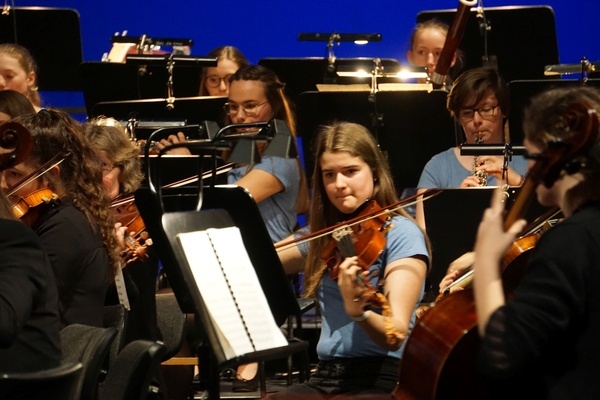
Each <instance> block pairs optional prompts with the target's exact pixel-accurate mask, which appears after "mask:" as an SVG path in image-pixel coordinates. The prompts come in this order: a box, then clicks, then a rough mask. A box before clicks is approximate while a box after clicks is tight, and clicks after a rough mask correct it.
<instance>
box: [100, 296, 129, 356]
mask: <svg viewBox="0 0 600 400" xmlns="http://www.w3.org/2000/svg"><path fill="white" fill-rule="evenodd" d="M128 317H129V311H128V310H127V309H126V308H125V306H124V305H122V304H116V305H111V306H104V319H103V326H104V327H105V328H110V327H113V328H116V329H117V335H116V336H115V340H114V341H113V343H112V345H111V348H110V353H109V365H110V364H112V362H113V361H114V360H115V359H116V358H117V354H119V351H121V349H122V348H123V347H125V341H126V339H127V323H128Z"/></svg>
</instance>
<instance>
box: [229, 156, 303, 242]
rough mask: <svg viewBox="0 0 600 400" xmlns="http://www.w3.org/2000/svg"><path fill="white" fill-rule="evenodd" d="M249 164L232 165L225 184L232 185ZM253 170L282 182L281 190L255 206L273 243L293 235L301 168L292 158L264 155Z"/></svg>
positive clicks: (241, 175)
mask: <svg viewBox="0 0 600 400" xmlns="http://www.w3.org/2000/svg"><path fill="white" fill-rule="evenodd" d="M247 169H248V166H242V167H238V168H234V169H233V170H231V171H229V173H228V174H227V183H229V184H235V182H237V181H238V180H240V179H241V178H242V177H243V176H244V175H245V174H246V171H247ZM253 169H258V170H261V171H265V172H268V173H269V174H271V175H273V176H275V177H276V178H277V179H278V180H279V181H280V182H281V184H282V185H283V187H284V189H283V191H281V192H279V193H275V194H274V195H272V196H270V197H268V198H266V199H264V200H263V201H261V202H260V203H258V208H259V210H260V214H261V215H262V218H263V220H264V221H265V225H266V227H267V230H268V231H269V236H271V240H272V241H273V243H275V242H278V241H280V240H282V239H285V238H286V237H288V236H289V235H291V234H292V232H293V231H294V228H295V226H296V222H297V219H296V217H297V213H296V203H297V201H298V192H299V188H300V169H299V165H298V162H297V161H296V159H295V158H283V157H271V156H263V157H262V159H261V162H260V163H257V164H254V166H253Z"/></svg>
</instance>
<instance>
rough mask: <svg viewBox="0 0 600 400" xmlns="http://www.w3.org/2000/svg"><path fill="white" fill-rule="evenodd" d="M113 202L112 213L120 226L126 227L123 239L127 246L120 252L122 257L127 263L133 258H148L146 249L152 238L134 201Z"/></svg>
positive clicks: (133, 259)
mask: <svg viewBox="0 0 600 400" xmlns="http://www.w3.org/2000/svg"><path fill="white" fill-rule="evenodd" d="M116 204H117V206H115V203H113V211H114V215H115V217H116V218H117V221H118V222H120V223H121V225H122V226H125V227H127V231H126V232H125V236H124V241H125V246H126V247H127V248H126V249H125V250H124V251H123V252H122V253H121V255H122V257H123V259H124V260H125V262H126V263H127V264H129V263H131V262H133V261H135V260H138V259H140V260H145V259H147V258H148V254H147V253H146V249H147V247H148V246H151V245H152V240H151V239H150V238H149V236H148V233H147V232H146V225H145V223H144V220H143V219H142V216H141V215H140V212H139V211H138V209H137V206H136V205H135V202H133V201H128V202H125V203H123V202H117V203H116Z"/></svg>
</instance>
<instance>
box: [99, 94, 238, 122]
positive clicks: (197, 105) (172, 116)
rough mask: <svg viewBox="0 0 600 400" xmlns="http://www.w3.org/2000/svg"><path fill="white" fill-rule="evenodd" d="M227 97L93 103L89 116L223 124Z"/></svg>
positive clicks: (125, 119) (124, 119) (123, 119)
mask: <svg viewBox="0 0 600 400" xmlns="http://www.w3.org/2000/svg"><path fill="white" fill-rule="evenodd" d="M226 101H227V97H212V96H196V97H183V98H176V99H174V100H173V102H172V106H173V107H172V108H170V107H169V105H170V102H169V101H168V99H165V98H156V99H145V100H125V101H106V102H100V103H98V104H96V105H95V106H94V107H93V108H92V110H91V112H90V114H89V115H90V116H92V117H98V116H102V115H103V116H107V117H113V118H115V119H117V120H120V121H127V120H129V119H130V118H135V119H137V120H146V121H185V123H186V124H202V123H203V122H204V121H215V122H217V123H218V124H219V125H220V124H221V123H222V121H224V118H225V111H224V110H223V106H224V104H225V102H226Z"/></svg>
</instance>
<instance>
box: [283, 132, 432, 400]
mask: <svg viewBox="0 0 600 400" xmlns="http://www.w3.org/2000/svg"><path fill="white" fill-rule="evenodd" d="M314 159H315V160H316V161H317V162H316V163H315V169H314V173H313V175H312V176H313V180H314V189H313V197H312V200H311V205H310V212H309V214H310V224H309V226H310V230H311V231H313V232H317V231H319V230H321V229H323V228H326V227H328V226H333V225H336V224H338V223H340V222H341V221H344V220H348V219H349V218H350V217H352V216H354V214H355V212H356V211H357V210H358V209H360V208H361V206H362V205H364V204H365V203H366V202H369V201H373V200H374V201H376V202H377V204H378V205H380V206H381V207H382V208H385V207H386V206H390V205H392V204H395V203H396V202H397V195H396V191H395V188H394V185H393V181H392V178H391V174H390V172H389V169H388V167H387V163H386V161H385V158H384V157H383V155H382V153H381V151H380V150H379V147H378V146H377V143H376V141H375V139H374V137H373V135H372V134H371V133H370V132H369V131H368V130H367V129H366V128H365V127H363V126H362V125H358V124H354V123H349V122H338V123H334V124H333V125H330V126H325V127H323V128H322V130H321V131H320V133H319V135H318V137H317V139H316V141H315V158H314ZM389 215H390V219H389V221H387V222H386V223H385V224H384V226H383V227H382V228H383V231H385V232H384V233H381V234H382V235H383V236H384V239H385V240H384V244H383V246H382V249H381V253H380V254H379V256H378V257H377V258H376V260H375V262H374V263H373V264H372V265H361V264H362V260H360V259H359V258H357V257H347V258H345V259H343V258H342V259H341V261H340V263H339V265H337V267H338V273H337V279H336V280H334V279H332V277H331V275H330V272H329V271H327V267H326V266H325V265H324V263H323V260H322V253H323V251H324V249H325V248H326V247H327V246H328V244H329V243H330V240H331V235H327V236H325V237H320V238H318V239H315V240H312V241H310V242H309V243H308V244H307V243H306V242H305V243H304V244H300V245H296V246H292V247H288V246H283V247H282V248H281V249H280V252H279V254H280V258H281V260H282V263H283V265H284V267H285V269H286V272H288V273H297V272H300V271H304V276H305V287H306V296H307V297H316V298H317V300H318V302H319V307H320V311H321V318H322V319H321V321H322V330H321V336H320V338H319V342H318V344H317V353H318V356H319V364H318V365H317V369H316V372H315V373H314V374H313V376H312V377H311V378H310V380H309V381H308V383H306V384H300V385H294V386H290V387H287V388H285V389H283V390H282V391H281V392H279V393H276V394H274V395H272V398H275V399H277V398H282V399H283V398H285V399H294V398H298V399H303V398H328V399H329V398H335V397H336V396H340V398H342V397H344V398H347V397H348V396H349V395H353V396H354V395H358V394H361V395H368V396H369V397H370V396H373V397H384V398H389V397H390V393H391V392H392V390H393V389H394V385H395V383H396V380H397V377H398V367H399V360H400V358H401V357H402V350H403V343H404V338H405V337H406V335H408V333H409V331H410V329H411V327H412V326H413V324H414V322H415V309H416V304H417V303H418V302H419V300H420V299H421V297H422V296H423V293H424V284H425V276H426V274H427V270H428V266H429V249H428V241H427V238H426V236H425V234H424V232H423V231H422V230H421V229H420V228H419V227H418V225H417V224H416V223H415V221H414V220H413V219H412V218H411V217H410V216H408V214H407V213H406V212H405V211H403V210H399V211H392V210H390V211H389ZM305 230H308V229H305ZM300 233H306V232H303V231H301V232H299V234H300ZM299 234H297V235H295V236H299ZM284 243H285V242H284ZM357 250H358V249H357ZM365 280H366V281H367V283H368V285H367V287H373V288H378V287H381V289H382V296H383V297H384V299H385V303H386V305H385V307H384V306H383V305H375V304H374V305H373V306H372V307H370V308H369V302H372V301H371V299H370V298H369V296H365V285H364V282H365ZM386 308H387V311H388V312H389V314H388V315H384V314H385V313H384V312H383V311H386ZM390 333H392V338H393V339H394V340H390ZM311 395H312V397H309V396H311Z"/></svg>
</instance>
